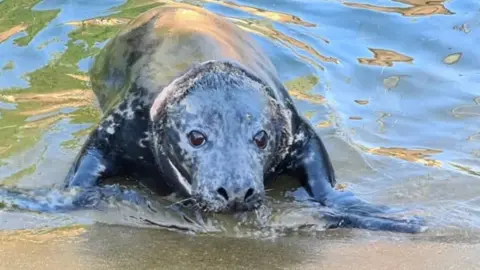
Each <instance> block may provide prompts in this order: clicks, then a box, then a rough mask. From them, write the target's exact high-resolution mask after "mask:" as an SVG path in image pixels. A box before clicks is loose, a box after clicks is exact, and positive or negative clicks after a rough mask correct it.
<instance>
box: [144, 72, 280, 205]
mask: <svg viewBox="0 0 480 270" xmlns="http://www.w3.org/2000/svg"><path fill="white" fill-rule="evenodd" d="M232 76H233V75H232V74H225V73H221V72H216V73H209V74H204V75H203V76H202V78H201V79H198V80H196V82H194V83H193V85H192V86H191V87H190V88H189V89H190V90H189V91H188V93H186V94H185V95H183V96H182V98H180V99H177V101H176V102H174V103H172V104H169V105H168V106H166V107H165V111H166V112H164V115H165V116H164V117H163V119H162V123H161V128H157V129H155V128H154V129H153V130H152V132H153V134H152V136H153V137H154V142H156V143H154V147H155V149H154V152H155V151H156V152H157V153H160V154H161V157H159V158H157V161H159V162H160V163H163V164H164V165H163V168H162V169H163V170H165V168H166V167H169V168H170V169H171V170H173V171H174V173H173V174H172V175H175V177H177V181H179V183H180V184H181V185H182V186H183V188H184V189H185V191H187V193H189V194H190V195H191V196H192V197H193V198H195V199H196V201H197V203H198V204H199V205H200V206H201V207H203V208H204V209H206V210H208V211H225V210H248V209H252V208H255V207H257V206H259V205H260V203H261V201H262V200H263V198H264V185H263V179H264V174H265V172H266V170H268V169H269V168H270V167H271V165H272V163H273V162H275V160H274V159H275V156H276V155H275V152H276V151H277V150H278V148H279V147H280V143H281V138H282V128H279V126H278V125H280V124H281V123H280V122H279V116H278V113H277V111H278V105H277V104H276V103H275V102H274V100H273V99H272V98H271V97H269V96H268V94H267V93H266V91H264V90H262V89H259V88H261V87H262V86H261V85H260V84H258V83H253V82H245V81H244V80H245V79H244V78H232ZM233 79H237V80H236V81H235V80H233ZM238 79H241V80H240V81H239V80H238ZM154 106H155V105H154ZM159 121H160V120H159ZM160 138H161V139H160ZM165 159H167V160H168V164H167V165H168V166H167V165H165V164H166V162H165Z"/></svg>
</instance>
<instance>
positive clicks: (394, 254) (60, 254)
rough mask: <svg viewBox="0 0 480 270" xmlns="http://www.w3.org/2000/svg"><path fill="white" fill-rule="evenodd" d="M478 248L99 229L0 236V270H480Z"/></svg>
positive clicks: (304, 237) (21, 231) (438, 244)
mask: <svg viewBox="0 0 480 270" xmlns="http://www.w3.org/2000/svg"><path fill="white" fill-rule="evenodd" d="M479 255H480V245H479V244H465V243H437V242H428V241H396V240H393V239H392V240H388V239H387V240H385V239H383V240H378V239H377V240H360V241H352V240H338V239H337V240H325V239H319V238H318V237H315V236H312V237H308V236H295V237H280V238H276V239H275V240H258V239H246V238H228V237H216V236H189V235H184V234H180V233H175V232H166V231H160V230H147V229H143V230H141V229H132V228H126V227H118V226H115V227H111V226H99V225H94V226H91V227H69V228H64V229H56V230H35V231H33V230H20V231H3V232H1V233H0V262H1V264H0V268H1V269H409V270H411V269H480V263H479V262H478V256H479Z"/></svg>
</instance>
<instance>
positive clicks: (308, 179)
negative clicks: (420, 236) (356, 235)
mask: <svg viewBox="0 0 480 270" xmlns="http://www.w3.org/2000/svg"><path fill="white" fill-rule="evenodd" d="M304 127H305V129H306V130H304V133H305V134H308V135H307V136H305V137H307V138H306V140H305V141H304V142H303V146H302V148H301V149H302V150H301V151H300V153H299V154H298V155H296V157H295V160H293V164H292V165H293V169H294V174H295V176H296V177H297V178H299V179H301V180H302V184H303V185H304V186H305V188H306V190H307V192H308V193H309V194H310V196H312V197H313V199H314V200H315V201H317V202H319V203H321V204H323V205H325V206H327V207H329V208H332V209H334V210H335V211H338V212H340V213H341V214H333V215H329V216H327V217H328V218H327V219H330V221H331V226H333V227H355V228H363V229H371V230H387V231H397V232H421V231H422V230H424V228H425V227H423V226H421V225H420V224H415V222H417V221H412V222H413V223H406V221H402V220H395V219H391V218H387V217H381V216H380V215H382V214H389V213H392V212H396V211H394V209H392V208H390V207H388V206H385V205H375V204H371V203H368V202H366V201H363V200H361V199H359V198H358V197H356V196H355V195H354V194H353V193H351V192H341V191H337V190H335V189H334V186H335V183H336V181H335V175H334V170H333V166H332V164H331V161H330V158H329V156H328V153H327V151H326V149H325V146H324V145H323V142H322V141H321V139H320V137H319V136H318V135H317V134H316V133H315V131H314V130H313V129H312V128H311V127H310V126H308V125H305V126H304Z"/></svg>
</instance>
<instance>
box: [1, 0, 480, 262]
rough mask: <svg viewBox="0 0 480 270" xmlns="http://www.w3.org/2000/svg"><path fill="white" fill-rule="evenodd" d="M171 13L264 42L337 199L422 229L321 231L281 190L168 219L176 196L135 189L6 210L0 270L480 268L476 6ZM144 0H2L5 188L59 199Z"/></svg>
mask: <svg viewBox="0 0 480 270" xmlns="http://www.w3.org/2000/svg"><path fill="white" fill-rule="evenodd" d="M163 2H166V1H163ZM184 2H188V3H191V4H196V5H200V6H202V7H204V8H206V9H209V10H211V11H214V12H216V13H218V14H221V15H223V16H225V17H227V18H228V19H230V20H232V21H233V22H235V23H236V24H237V25H239V26H242V27H243V28H244V29H245V30H247V31H249V32H250V33H251V34H252V36H253V38H254V39H255V40H256V41H257V42H259V43H260V44H261V46H262V47H263V48H264V49H265V51H266V52H267V53H268V54H269V56H270V57H271V59H272V60H273V62H274V64H275V65H276V67H277V69H278V71H279V74H280V79H281V80H282V81H283V82H284V83H285V85H286V86H287V87H288V88H289V90H290V92H291V94H292V96H294V97H295V101H296V104H297V106H298V108H299V110H300V111H301V112H302V113H303V114H304V115H305V116H306V117H307V118H308V119H310V121H311V122H312V123H313V125H314V126H315V127H316V128H317V131H318V132H319V133H320V134H321V136H322V138H323V139H324V141H325V144H326V147H327V149H328V151H329V153H330V155H331V157H332V162H333V164H334V167H335V169H336V172H337V176H338V181H339V182H340V183H341V184H343V185H346V188H347V189H349V190H351V191H353V192H354V193H356V194H357V195H358V196H360V197H362V198H364V199H367V200H369V201H372V202H378V203H385V204H388V205H392V206H406V207H412V208H415V209H421V210H418V213H417V214H419V215H421V216H424V217H425V218H426V219H427V222H428V223H429V226H430V230H429V231H427V232H425V233H422V234H419V235H403V234H392V233H384V232H369V231H364V230H333V231H324V230H323V229H322V226H323V225H324V224H323V223H322V221H321V220H319V219H318V218H317V212H318V211H317V208H316V206H314V205H311V204H309V203H294V202H292V201H291V200H289V199H288V198H287V199H285V198H283V193H282V192H269V194H268V195H269V196H270V197H272V199H271V200H270V201H269V202H268V203H267V205H266V206H265V207H264V208H263V209H260V210H259V211H257V212H254V213H250V214H249V215H248V216H246V215H239V216H232V217H225V216H215V215H213V216H210V217H207V218H203V219H202V218H199V217H197V216H195V214H194V213H189V212H180V211H178V210H176V209H175V208H174V206H175V205H173V206H172V203H173V202H175V201H177V200H178V199H176V198H158V197H157V196H155V195H152V194H144V193H141V192H144V191H141V190H140V191H138V192H140V193H141V194H142V195H145V196H147V197H148V198H150V202H149V205H148V207H146V206H138V205H133V204H128V203H125V202H121V201H118V200H115V198H110V199H109V200H104V201H102V202H101V203H100V204H99V205H97V206H98V207H97V209H89V208H87V209H83V210H77V211H71V212H62V213H36V212H27V211H19V210H15V208H12V207H10V206H9V205H7V206H6V207H4V208H3V210H0V229H1V230H2V231H1V232H0V251H1V252H0V254H1V255H0V261H1V262H3V263H4V264H0V266H2V267H1V268H5V269H13V268H19V267H21V266H23V267H26V268H39V267H40V268H46V269H52V268H55V269H57V268H64V267H65V266H66V267H71V268H82V269H88V268H92V269H102V268H128V269H130V268H163V269H165V268H167V269H176V268H179V269H181V268H186V267H190V268H207V267H208V268H209V269H210V268H212V269H215V268H222V267H223V268H224V267H233V266H236V267H238V268H242V267H245V268H247V267H250V268H255V269H277V268H288V269H291V268H299V267H302V268H307V269H309V268H312V269H318V267H324V268H351V267H352V266H354V267H357V268H358V267H359V265H361V267H365V269H372V268H386V269H391V268H393V267H395V268H402V267H403V268H406V267H410V268H411V267H415V268H422V269H427V268H429V267H430V268H435V269H438V268H448V267H449V266H452V267H457V268H460V269H468V268H469V267H470V268H474V267H475V266H477V267H478V263H477V262H476V260H475V254H479V251H480V245H479V243H480V241H479V240H480V237H479V236H478V235H479V232H480V196H479V195H478V194H480V161H479V159H480V124H479V123H480V122H479V121H480V89H479V85H480V52H479V51H478V50H477V49H476V45H478V43H479V42H480V3H478V1H475V0H453V1H441V0H435V1H424V0H397V1H387V0H383V1H380V0H378V1H376V0H363V1H350V2H344V1H335V0H329V1H327V0H324V1H301V0H298V1H292V0H291V1H241V2H240V1H235V2H234V3H233V2H224V1H213V0H211V1H208V0H206V1H184ZM159 3H160V1H152V0H136V1H134V0H129V1H117V0H115V1H114V0H108V1H91V0H84V1H60V0H58V1H39V0H3V1H0V12H1V13H2V14H3V15H2V18H1V19H0V56H1V57H0V137H1V138H2V140H1V141H0V179H1V180H0V183H1V184H2V185H3V186H5V187H8V188H12V189H15V188H22V189H32V188H34V189H51V188H52V187H53V188H58V187H60V186H61V184H62V180H63V177H64V175H65V174H66V173H67V171H68V169H69V166H70V164H71V162H72V161H73V159H74V157H75V155H76V154H77V152H78V150H79V148H80V147H81V145H82V143H83V141H84V140H85V138H86V136H87V134H88V132H89V131H90V130H91V128H92V127H93V125H94V124H95V123H96V122H97V121H98V119H99V117H100V113H99V110H98V107H97V104H96V102H95V97H94V96H93V94H92V93H91V91H90V90H89V84H88V77H87V74H86V72H87V70H88V67H89V65H90V63H91V62H90V61H91V59H92V58H91V57H92V56H93V55H95V54H96V53H97V52H98V51H99V50H100V48H101V47H102V46H103V45H104V44H105V41H106V40H107V39H108V38H110V37H112V36H113V35H114V34H115V32H116V31H117V30H118V29H119V28H121V26H122V24H123V23H125V22H127V21H128V20H130V19H132V18H134V17H135V16H136V15H138V14H139V13H140V12H142V11H144V10H147V9H148V8H151V7H153V6H156V5H159ZM101 18H103V19H101ZM458 58H459V59H458ZM283 182H284V183H283V189H280V190H288V179H286V180H285V181H283ZM280 185H281V184H280ZM54 190H56V189H54ZM112 190H115V188H114V187H112ZM72 192H73V191H72ZM107 192H108V190H107ZM4 195H5V194H4ZM49 195H50V197H48V198H50V199H52V200H56V199H58V198H59V197H58V194H55V193H54V192H53V193H50V194H49ZM117 195H118V194H117ZM294 195H295V196H297V198H298V197H299V198H301V197H302V196H303V195H304V192H303V191H302V190H301V189H300V190H296V191H295V192H294ZM45 198H47V197H43V199H45ZM48 198H47V199H48ZM280 199H281V200H280ZM62 203H65V201H63V202H62ZM67 203H68V202H67ZM167 206H171V207H169V208H167ZM152 209H153V210H152ZM172 226H173V229H175V228H177V229H178V228H182V230H181V232H178V231H174V232H171V231H170V229H172ZM162 228H163V229H162ZM184 229H186V230H184ZM379 252H381V254H382V255H383V256H378V254H379Z"/></svg>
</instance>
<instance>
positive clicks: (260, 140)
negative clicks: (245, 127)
mask: <svg viewBox="0 0 480 270" xmlns="http://www.w3.org/2000/svg"><path fill="white" fill-rule="evenodd" d="M267 140H268V136H267V133H266V132H265V131H263V130H262V131H260V132H258V133H257V134H256V135H255V136H253V141H255V144H256V145H257V146H258V148H260V149H263V148H265V146H267Z"/></svg>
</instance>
